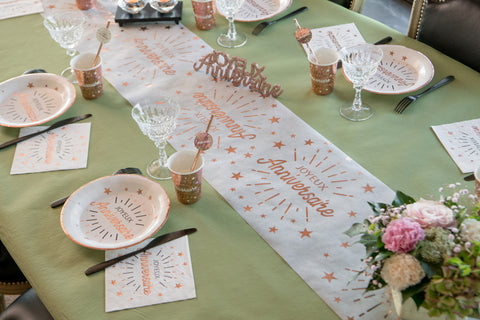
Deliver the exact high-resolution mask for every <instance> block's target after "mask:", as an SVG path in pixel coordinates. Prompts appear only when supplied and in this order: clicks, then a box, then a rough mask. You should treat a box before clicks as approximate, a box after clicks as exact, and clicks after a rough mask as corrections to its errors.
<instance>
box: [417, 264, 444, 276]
mask: <svg viewBox="0 0 480 320" xmlns="http://www.w3.org/2000/svg"><path fill="white" fill-rule="evenodd" d="M420 264H421V266H422V268H423V271H425V274H426V275H427V277H428V278H432V277H433V276H435V275H442V265H441V264H433V263H427V262H425V261H421V260H420Z"/></svg>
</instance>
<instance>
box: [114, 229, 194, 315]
mask: <svg viewBox="0 0 480 320" xmlns="http://www.w3.org/2000/svg"><path fill="white" fill-rule="evenodd" d="M149 241H151V239H148V240H146V241H144V242H142V243H140V244H138V245H136V246H133V247H129V248H126V249H120V250H111V251H106V252H105V259H106V260H108V259H112V258H115V257H117V256H119V255H123V254H125V253H128V252H131V251H134V250H136V249H139V248H141V247H143V246H145V245H146V244H147V243H148V242H149ZM193 298H196V292H195V282H194V279H193V270H192V262H191V259H190V249H189V246H188V236H184V237H181V238H179V239H176V240H173V241H170V242H168V243H165V244H163V245H160V246H156V247H154V248H152V249H149V250H147V251H145V252H143V253H139V254H137V255H135V256H133V257H131V258H128V259H126V260H123V261H122V262H119V263H117V264H115V265H113V266H112V267H109V268H107V269H106V271H105V311H106V312H111V311H117V310H123V309H130V308H136V307H143V306H149V305H154V304H160V303H166V302H173V301H179V300H186V299H193Z"/></svg>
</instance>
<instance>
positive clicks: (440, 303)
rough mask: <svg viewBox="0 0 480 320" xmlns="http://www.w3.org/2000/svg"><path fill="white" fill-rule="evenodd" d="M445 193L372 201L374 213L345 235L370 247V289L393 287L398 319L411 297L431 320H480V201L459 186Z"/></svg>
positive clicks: (366, 271) (367, 271) (398, 195)
mask: <svg viewBox="0 0 480 320" xmlns="http://www.w3.org/2000/svg"><path fill="white" fill-rule="evenodd" d="M447 190H448V191H449V192H450V194H449V195H444V194H443V193H444V192H445V191H447ZM440 191H441V196H440V200H439V201H434V200H425V199H420V200H418V201H416V200H415V199H413V198H412V197H410V196H408V195H406V194H404V193H402V192H397V193H396V196H395V199H394V200H393V202H392V204H384V203H370V202H369V204H370V206H371V208H372V210H373V212H374V214H373V215H372V216H370V217H369V219H365V221H364V222H363V223H355V224H354V225H352V227H351V228H350V229H349V230H348V231H346V232H345V233H346V234H347V235H349V236H350V237H356V236H360V239H359V240H358V243H361V244H363V245H364V246H365V248H366V254H367V257H366V258H365V259H364V260H363V261H364V262H365V269H364V270H362V271H361V274H364V275H366V276H367V277H369V278H370V281H369V283H368V286H367V288H366V290H367V291H370V290H376V289H380V288H382V287H385V286H389V287H390V288H391V290H392V296H393V301H394V304H395V309H396V310H397V313H398V315H400V310H401V304H402V303H403V302H405V301H406V300H407V299H409V298H412V299H413V301H414V302H415V304H416V306H417V308H420V307H423V308H425V309H426V310H427V311H428V314H429V316H432V317H433V316H440V315H443V316H446V318H447V319H456V317H460V318H462V317H467V316H468V317H474V318H480V313H479V304H480V216H479V210H480V205H479V201H478V199H477V198H476V197H475V196H474V195H472V194H470V192H469V191H468V189H462V186H461V185H460V184H453V185H450V186H448V187H447V188H442V189H440Z"/></svg>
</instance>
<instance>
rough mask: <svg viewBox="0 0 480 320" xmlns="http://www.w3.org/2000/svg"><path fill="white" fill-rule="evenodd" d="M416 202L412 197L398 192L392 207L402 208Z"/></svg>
mask: <svg viewBox="0 0 480 320" xmlns="http://www.w3.org/2000/svg"><path fill="white" fill-rule="evenodd" d="M414 202H415V199H413V198H412V197H410V196H407V195H406V194H405V193H403V192H402V191H397V193H396V194H395V199H393V202H392V205H393V206H394V207H400V206H401V205H402V204H410V203H414Z"/></svg>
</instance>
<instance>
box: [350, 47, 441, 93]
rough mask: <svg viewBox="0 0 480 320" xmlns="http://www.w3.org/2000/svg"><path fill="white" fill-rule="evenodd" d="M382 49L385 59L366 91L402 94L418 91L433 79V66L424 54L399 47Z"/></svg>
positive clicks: (367, 85) (366, 86)
mask: <svg viewBox="0 0 480 320" xmlns="http://www.w3.org/2000/svg"><path fill="white" fill-rule="evenodd" d="M380 47H381V48H382V51H383V59H382V61H381V62H380V65H379V66H378V70H377V73H376V74H375V75H374V76H373V77H372V78H371V79H370V80H369V81H368V83H367V84H366V85H365V87H364V88H363V89H364V90H365V91H370V92H374V93H380V94H401V93H406V92H411V91H415V90H418V89H420V88H422V87H423V86H425V85H426V84H428V83H429V82H430V81H431V80H432V79H433V75H434V68H433V64H432V62H431V61H430V60H429V59H428V58H427V57H426V56H425V55H424V54H423V53H420V52H418V51H415V50H413V49H410V48H407V47H404V46H398V45H381V46H380ZM347 79H348V78H347Z"/></svg>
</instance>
